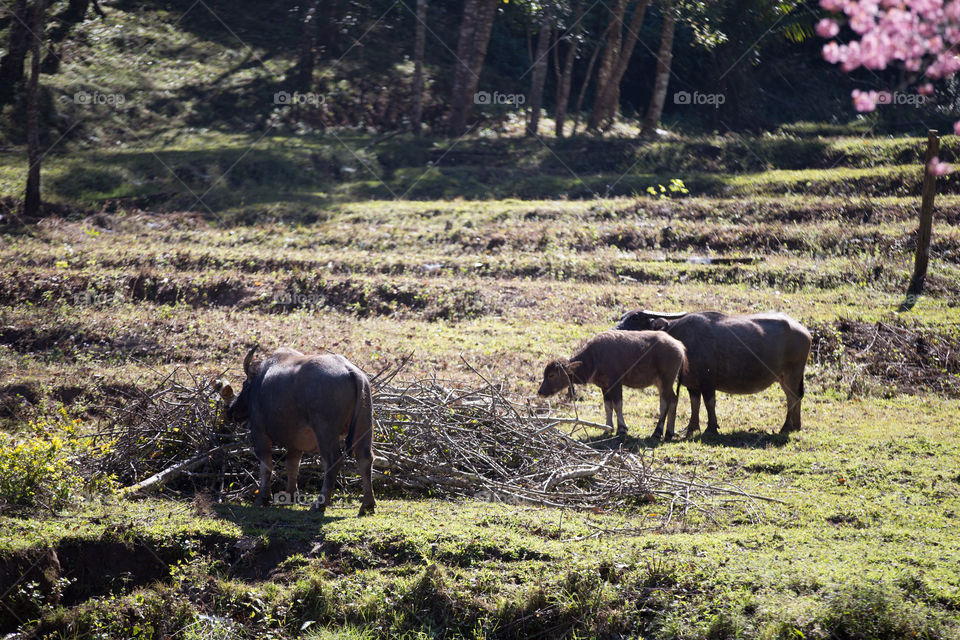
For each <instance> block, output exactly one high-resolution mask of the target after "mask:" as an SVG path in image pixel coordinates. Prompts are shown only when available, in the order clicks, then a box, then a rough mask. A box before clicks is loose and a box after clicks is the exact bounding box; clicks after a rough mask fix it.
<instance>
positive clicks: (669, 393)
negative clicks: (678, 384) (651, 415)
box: [660, 382, 677, 440]
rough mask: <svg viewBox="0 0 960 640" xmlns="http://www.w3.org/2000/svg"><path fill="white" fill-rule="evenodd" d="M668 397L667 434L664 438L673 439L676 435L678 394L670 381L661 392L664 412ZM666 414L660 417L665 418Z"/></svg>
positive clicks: (661, 409) (661, 405) (661, 403)
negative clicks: (664, 400)
mask: <svg viewBox="0 0 960 640" xmlns="http://www.w3.org/2000/svg"><path fill="white" fill-rule="evenodd" d="M664 397H666V400H667V403H666V405H667V406H666V419H667V434H666V435H665V436H664V440H673V436H674V435H676V433H675V431H674V428H675V426H676V422H677V394H676V392H675V391H674V390H673V383H672V382H671V383H668V384H667V385H666V387H665V388H664V390H663V391H662V392H661V393H660V407H661V408H660V411H661V412H663V404H664V403H663V399H664ZM663 418H664V416H661V417H660V419H661V420H663Z"/></svg>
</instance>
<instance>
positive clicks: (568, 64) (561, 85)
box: [554, 2, 583, 138]
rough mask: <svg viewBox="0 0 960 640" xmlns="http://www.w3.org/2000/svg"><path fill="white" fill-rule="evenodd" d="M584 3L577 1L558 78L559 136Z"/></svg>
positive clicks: (568, 95) (556, 132)
mask: <svg viewBox="0 0 960 640" xmlns="http://www.w3.org/2000/svg"><path fill="white" fill-rule="evenodd" d="M582 21H583V4H581V3H580V2H577V3H576V17H575V18H574V23H573V26H572V27H570V33H569V35H568V36H567V38H568V41H569V47H568V48H567V57H566V58H564V61H563V72H562V73H561V74H560V77H559V78H558V80H557V99H556V102H557V112H556V114H555V119H556V124H555V126H554V134H555V135H556V136H557V137H558V138H562V137H563V125H564V123H565V122H566V119H567V105H568V103H569V102H570V83H571V80H572V78H573V63H574V62H575V61H576V59H577V50H578V49H579V45H580V43H579V41H578V40H577V37H578V36H579V35H580V30H581V29H582V28H583V24H582Z"/></svg>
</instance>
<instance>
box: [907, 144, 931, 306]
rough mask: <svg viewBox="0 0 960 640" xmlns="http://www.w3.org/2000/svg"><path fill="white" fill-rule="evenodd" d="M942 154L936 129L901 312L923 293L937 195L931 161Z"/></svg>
mask: <svg viewBox="0 0 960 640" xmlns="http://www.w3.org/2000/svg"><path fill="white" fill-rule="evenodd" d="M939 153H940V137H939V136H938V135H937V131H936V129H930V130H929V131H928V132H927V156H926V160H925V161H924V164H923V192H922V194H923V195H922V198H921V201H920V225H919V226H918V227H917V252H916V255H915V257H914V261H913V277H911V278H910V286H909V287H907V296H906V297H905V298H904V299H903V302H901V303H900V308H899V309H898V310H899V311H910V309H912V308H913V305H915V304H916V303H917V299H918V298H919V297H920V294H921V293H922V292H923V282H924V280H926V278H927V264H928V263H929V262H930V233H931V228H932V226H933V199H934V198H935V197H936V195H937V176H935V175H933V174H932V173H931V172H930V161H931V160H932V159H934V158H936V157H937V155H939Z"/></svg>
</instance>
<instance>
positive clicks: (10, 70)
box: [0, 0, 30, 105]
mask: <svg viewBox="0 0 960 640" xmlns="http://www.w3.org/2000/svg"><path fill="white" fill-rule="evenodd" d="M10 13H11V19H10V28H9V29H8V31H7V52H6V54H5V55H4V56H3V57H2V58H0V105H2V104H5V103H8V102H10V100H11V99H12V98H13V88H14V86H15V85H16V84H17V83H18V82H20V80H21V79H22V78H23V64H24V61H25V60H26V59H27V49H29V48H30V42H29V30H28V29H27V23H28V22H29V21H30V16H29V13H28V11H27V0H16V4H15V5H14V6H13V10H12V11H11V12H10Z"/></svg>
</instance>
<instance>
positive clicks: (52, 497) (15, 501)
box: [0, 434, 83, 509]
mask: <svg viewBox="0 0 960 640" xmlns="http://www.w3.org/2000/svg"><path fill="white" fill-rule="evenodd" d="M82 484H83V482H82V480H81V478H80V476H79V475H77V473H76V471H75V470H74V467H73V465H72V464H71V461H70V457H69V456H68V455H67V454H66V452H65V451H64V442H63V440H61V439H60V438H59V437H57V436H53V437H49V438H48V437H27V438H19V439H18V438H15V437H10V436H8V435H6V434H4V435H3V437H2V439H0V507H27V508H34V507H47V508H49V509H58V508H60V507H63V506H64V505H66V504H68V503H69V502H70V501H71V500H73V498H74V496H75V494H76V493H77V492H78V491H79V490H80V488H81V486H82Z"/></svg>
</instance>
